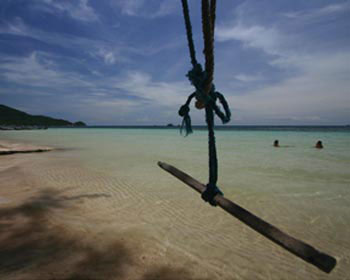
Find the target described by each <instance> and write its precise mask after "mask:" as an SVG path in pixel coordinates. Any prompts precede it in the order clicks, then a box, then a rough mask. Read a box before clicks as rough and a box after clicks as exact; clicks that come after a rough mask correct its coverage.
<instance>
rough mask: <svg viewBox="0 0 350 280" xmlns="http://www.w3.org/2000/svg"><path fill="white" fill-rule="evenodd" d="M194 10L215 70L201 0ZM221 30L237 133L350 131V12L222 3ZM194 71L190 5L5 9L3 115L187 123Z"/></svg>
mask: <svg viewBox="0 0 350 280" xmlns="http://www.w3.org/2000/svg"><path fill="white" fill-rule="evenodd" d="M189 6H190V12H191V16H192V24H193V28H194V37H195V43H196V50H197V56H198V59H199V60H200V61H201V62H203V57H202V56H201V54H202V49H203V43H202V35H201V22H200V1H199V0H189ZM216 23H217V24H216V34H215V40H216V41H215V62H216V68H215V84H216V88H217V89H218V90H219V91H220V92H221V93H223V94H224V95H225V96H226V98H227V99H228V101H229V104H230V106H231V110H232V115H233V119H232V121H231V122H230V124H231V125H235V124H236V125H242V124H274V125H278V124H290V125H292V124H294V125H298V124H311V125H312V124H319V125H331V124H339V125H343V124H349V123H350V1H344V0H343V1H337V0H328V1H324V0H317V1H316V0H313V1H305V0H293V1H290V0H244V1H243V0H235V1H233V0H219V1H218V3H217V22H216ZM190 67H191V65H190V60H189V54H188V48H187V42H186V36H185V28H184V22H183V17H182V9H181V1H180V0H103V1H101V0H0V104H5V105H8V106H12V107H15V108H18V109H21V110H25V111H27V112H29V113H32V114H45V115H49V116H53V117H59V118H65V119H69V120H71V121H77V120H83V121H86V122H87V123H88V124H90V125H96V124H115V125H150V124H158V125H161V124H167V123H170V122H172V123H174V124H178V123H180V121H181V120H180V117H179V116H178V115H177V110H178V108H179V106H180V105H181V104H183V103H184V102H185V100H186V98H187V96H188V95H189V94H190V93H191V92H192V91H193V88H192V87H191V85H190V84H189V82H188V80H187V78H186V77H185V74H186V73H187V71H188V70H190ZM191 113H192V118H193V122H194V123H195V124H203V123H204V115H203V114H204V112H203V111H198V110H196V109H194V108H193V109H192V110H191Z"/></svg>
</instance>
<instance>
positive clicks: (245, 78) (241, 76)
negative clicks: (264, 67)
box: [234, 74, 263, 83]
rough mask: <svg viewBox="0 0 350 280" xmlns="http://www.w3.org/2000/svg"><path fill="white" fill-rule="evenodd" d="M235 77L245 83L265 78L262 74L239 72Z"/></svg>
mask: <svg viewBox="0 0 350 280" xmlns="http://www.w3.org/2000/svg"><path fill="white" fill-rule="evenodd" d="M234 78H235V79H236V80H238V81H241V82H244V83H249V82H255V81H261V80H262V79H263V77H262V76H261V75H247V74H238V75H235V76H234Z"/></svg>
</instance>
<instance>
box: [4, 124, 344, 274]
mask: <svg viewBox="0 0 350 280" xmlns="http://www.w3.org/2000/svg"><path fill="white" fill-rule="evenodd" d="M0 139H1V140H9V141H19V142H29V143H34V144H40V145H47V146H54V147H57V148H60V149H59V150H57V151H55V152H50V153H45V154H42V155H40V156H41V157H44V158H45V159H46V161H45V166H43V162H44V161H40V160H39V161H33V166H34V167H35V166H36V165H37V166H38V167H40V168H38V170H40V172H38V174H37V175H38V178H39V179H40V180H41V182H42V183H44V184H47V185H48V186H50V185H51V186H56V187H57V186H60V187H62V189H64V188H71V189H72V192H74V191H76V193H78V192H79V191H81V190H85V192H90V193H91V192H97V191H98V192H100V193H104V194H108V197H106V198H101V199H103V203H102V204H101V203H100V204H98V205H93V202H91V203H92V204H91V205H90V206H89V205H88V207H91V208H94V207H96V209H95V210H96V215H98V213H99V211H98V209H100V208H104V210H102V209H101V210H100V211H101V213H104V214H103V215H106V213H109V214H110V216H112V217H113V219H112V218H111V219H110V220H108V223H109V226H113V221H114V220H117V219H118V227H119V228H123V229H135V230H137V231H140V232H143V233H144V234H145V235H147V236H150V240H151V239H152V240H153V241H152V242H155V243H157V246H159V248H162V250H164V254H165V256H166V254H167V250H168V249H169V251H171V250H174V251H176V252H177V253H178V254H179V255H183V256H184V257H186V258H189V259H191V260H198V261H200V262H201V263H202V265H203V268H201V269H207V270H210V271H211V272H213V273H214V274H215V275H216V276H217V277H218V279H220V278H221V279H350V238H349V233H350V128H349V127H231V128H228V129H218V130H217V131H216V141H217V149H218V158H219V180H218V185H219V186H220V187H221V189H222V191H223V192H224V194H225V196H226V197H227V198H229V199H231V200H233V201H234V202H236V203H237V204H239V205H241V206H243V207H245V208H246V209H248V210H249V211H251V212H253V213H254V214H256V215H258V216H259V217H261V218H263V219H265V220H266V221H268V222H270V223H271V224H273V225H275V226H277V227H278V228H280V229H282V230H283V231H285V232H287V233H289V234H290V235H292V236H294V237H296V238H298V239H301V240H304V241H306V242H308V243H309V244H311V245H312V246H314V247H316V248H318V249H319V250H321V251H323V252H325V253H328V254H330V255H333V256H335V257H336V259H337V260H338V265H337V267H336V268H335V270H334V271H333V272H332V273H331V274H330V275H327V274H325V273H323V272H321V271H319V270H317V269H316V268H314V267H313V266H311V265H309V264H306V263H305V262H303V261H302V260H299V259H298V258H296V257H295V256H294V255H291V254H290V253H288V252H285V251H284V250H283V249H281V248H279V247H278V246H276V245H275V244H273V243H272V242H271V241H269V240H266V239H265V238H264V237H262V236H260V235H259V234H258V233H256V232H254V231H253V230H251V229H249V228H248V227H246V226H245V225H243V224H242V223H241V222H239V221H237V220H236V219H235V218H233V217H231V216H229V215H228V214H226V213H225V212H223V211H222V210H221V209H218V208H214V207H210V206H209V205H207V204H205V203H204V202H203V201H202V200H201V199H200V197H199V195H198V194H197V193H195V192H194V191H193V190H191V189H190V188H188V187H187V186H185V185H184V184H183V183H181V182H180V181H178V180H177V179H175V178H173V177H172V176H171V175H169V174H168V173H166V172H164V171H163V170H161V169H160V168H159V167H158V166H157V162H158V161H164V162H166V163H169V164H171V165H174V166H176V167H178V168H180V169H181V170H183V171H185V172H186V173H188V174H190V175H192V176H193V177H195V178H197V179H198V180H199V181H201V182H203V183H207V176H208V147H207V132H206V131H205V130H203V129H195V131H194V134H191V135H189V136H188V137H182V136H180V134H179V130H178V129H177V128H168V129H166V128H141V127H139V128H120V127H119V128H113V127H110V128H79V129H77V128H56V129H48V130H28V131H1V132H0ZM275 139H278V140H279V142H280V145H281V147H280V148H274V147H273V146H272V143H273V141H274V140H275ZM318 140H322V142H323V145H324V149H322V150H318V149H315V148H314V145H315V143H316V142H317V141H318ZM35 158H38V156H36V157H35ZM48 162H50V164H48ZM39 165H40V166H39ZM78 190H79V191H78ZM106 219H107V218H106ZM150 242H151V241H150ZM169 254H170V253H169ZM193 269H195V268H193Z"/></svg>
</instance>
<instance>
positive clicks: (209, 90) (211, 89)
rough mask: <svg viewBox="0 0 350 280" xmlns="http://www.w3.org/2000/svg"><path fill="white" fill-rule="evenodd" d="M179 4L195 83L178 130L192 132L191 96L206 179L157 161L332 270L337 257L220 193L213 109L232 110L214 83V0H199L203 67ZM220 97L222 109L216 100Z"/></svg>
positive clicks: (186, 11)
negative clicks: (201, 126)
mask: <svg viewBox="0 0 350 280" xmlns="http://www.w3.org/2000/svg"><path fill="white" fill-rule="evenodd" d="M182 8H183V14H184V19H185V26H186V34H187V41H188V47H189V51H190V58H191V64H192V69H191V70H190V71H189V72H188V73H187V77H188V79H189V80H190V82H191V84H192V85H193V86H194V87H195V92H193V93H192V94H191V95H190V96H189V97H188V99H187V101H186V103H185V104H184V105H182V106H181V108H180V110H179V115H180V116H182V117H183V121H182V125H181V132H182V131H183V128H185V130H186V132H185V135H186V136H187V135H188V134H190V133H192V127H191V118H190V115H189V112H190V107H189V106H190V103H191V101H192V99H193V98H196V104H195V106H196V107H197V108H198V109H203V108H205V119H206V123H207V127H208V138H209V141H208V144H209V183H208V184H207V185H206V186H205V185H203V184H202V183H200V182H198V181H197V180H196V179H194V178H192V177H191V176H189V175H188V174H186V173H184V172H182V171H181V170H179V169H177V168H176V167H174V166H171V165H169V164H167V163H164V162H158V165H159V166H160V167H161V168H162V169H164V170H165V171H167V172H169V173H170V174H171V175H173V176H175V177H176V178H178V179H179V180H181V181H182V182H184V183H185V184H187V185H188V186H190V187H191V188H193V189H194V190H196V191H197V192H199V193H200V194H201V196H202V198H203V199H204V200H205V201H206V202H209V203H210V204H211V205H212V206H219V207H221V208H222V209H223V210H225V211H226V212H228V213H230V214H231V215H232V216H234V217H236V218H237V219H239V220H240V221H241V222H243V223H245V224H246V225H247V226H249V227H250V228H252V229H254V230H255V231H257V232H259V233H260V234H262V235H264V236H265V237H266V238H268V239H270V240H271V241H273V242H274V243H276V244H278V245H279V246H281V247H282V248H284V249H286V250H288V251H289V252H291V253H293V254H294V255H296V256H298V257H299V258H301V259H303V260H305V261H306V262H308V263H311V264H313V265H314V266H316V267H317V268H319V269H320V270H322V271H324V272H327V273H329V272H331V271H332V269H333V268H334V267H335V265H336V263H337V261H336V259H335V258H333V257H332V256H329V255H327V254H325V253H322V252H320V251H318V250H317V249H315V248H314V247H312V246H310V245H308V244H306V243H305V242H303V241H300V240H298V239H295V238H293V237H291V236H289V235H288V234H286V233H284V232H283V231H281V230H280V229H278V228H276V227H275V226H273V225H271V224H269V223H268V222H266V221H264V220H262V219H261V218H259V217H257V216H255V215H254V214H252V213H250V212H249V211H247V210H245V209H244V208H242V207H241V206H239V205H237V204H235V203H234V202H232V201H231V200H229V199H226V198H225V197H224V196H223V193H222V192H221V191H220V189H219V188H218V187H217V185H216V182H217V178H218V162H217V154H216V145H215V134H214V113H215V114H216V115H217V116H218V117H219V118H220V119H221V121H222V122H223V123H224V124H225V123H227V122H229V121H230V117H231V113H230V109H229V107H228V104H227V102H226V100H225V98H224V96H223V95H222V94H221V93H219V92H217V91H216V90H215V86H214V84H213V78H214V29H215V28H214V26H215V10H216V0H210V5H209V0H202V29H203V38H204V51H203V52H204V55H205V70H203V68H202V66H201V64H199V63H198V62H197V59H196V52H195V48H194V43H193V38H192V26H191V21H190V16H189V9H188V3H187V0H182ZM217 100H219V102H220V103H221V105H222V107H223V109H224V112H223V111H221V109H220V107H219V106H218V105H217V104H216V101H217Z"/></svg>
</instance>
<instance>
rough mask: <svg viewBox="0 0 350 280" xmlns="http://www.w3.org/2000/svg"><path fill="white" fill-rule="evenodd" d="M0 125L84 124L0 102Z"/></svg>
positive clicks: (48, 125)
mask: <svg viewBox="0 0 350 280" xmlns="http://www.w3.org/2000/svg"><path fill="white" fill-rule="evenodd" d="M0 125H2V126H47V127H50V126H85V124H84V123H83V122H76V123H71V122H69V121H66V120H61V119H54V118H50V117H46V116H34V115H30V114H27V113H25V112H22V111H19V110H16V109H13V108H11V107H8V106H5V105H1V104H0Z"/></svg>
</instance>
